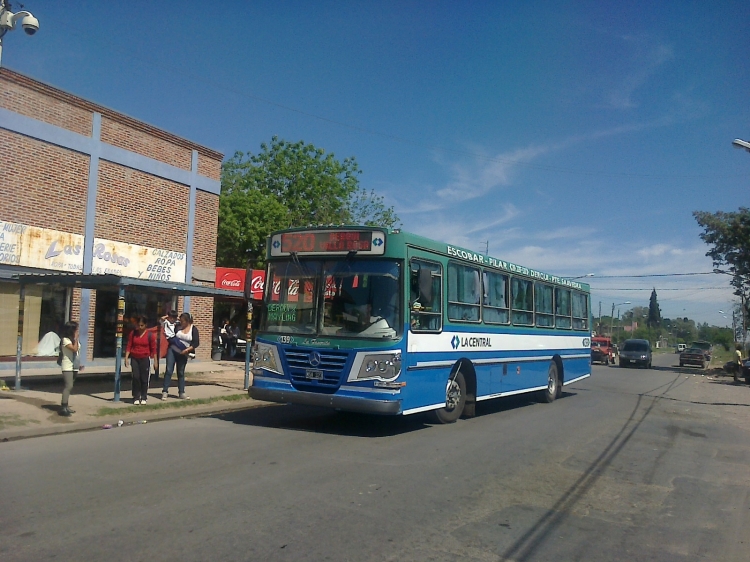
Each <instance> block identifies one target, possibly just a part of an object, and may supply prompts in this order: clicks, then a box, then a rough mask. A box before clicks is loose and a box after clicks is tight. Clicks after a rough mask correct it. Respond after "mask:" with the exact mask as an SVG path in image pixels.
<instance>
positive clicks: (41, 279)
mask: <svg viewBox="0 0 750 562" xmlns="http://www.w3.org/2000/svg"><path fill="white" fill-rule="evenodd" d="M13 279H15V280H17V281H18V282H19V283H21V284H22V285H60V286H63V287H77V288H79V289H105V288H108V287H126V288H144V289H148V290H149V291H152V292H157V293H161V294H167V295H178V296H182V297H190V296H192V297H225V298H230V299H236V300H245V296H244V295H243V294H242V293H240V292H238V291H227V290H226V289H217V288H216V287H206V286H203V285H191V284H190V283H177V282H174V281H155V280H153V279H136V278H135V277H122V276H120V275H112V274H104V275H99V274H83V273H18V274H15V275H13Z"/></svg>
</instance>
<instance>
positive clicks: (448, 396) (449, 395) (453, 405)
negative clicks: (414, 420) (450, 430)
mask: <svg viewBox="0 0 750 562" xmlns="http://www.w3.org/2000/svg"><path fill="white" fill-rule="evenodd" d="M465 404H466V381H465V380H464V376H463V374H461V371H457V372H456V373H455V374H452V375H451V376H450V377H448V382H447V384H446V385H445V408H440V409H439V410H433V411H432V412H430V413H431V414H432V416H431V417H432V419H433V420H434V421H435V422H437V423H453V422H455V421H456V420H457V419H458V418H460V417H461V414H463V412H464V405H465Z"/></svg>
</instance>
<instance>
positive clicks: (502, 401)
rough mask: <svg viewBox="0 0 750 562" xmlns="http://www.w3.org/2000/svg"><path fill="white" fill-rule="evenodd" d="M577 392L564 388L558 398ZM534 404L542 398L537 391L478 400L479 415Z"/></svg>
mask: <svg viewBox="0 0 750 562" xmlns="http://www.w3.org/2000/svg"><path fill="white" fill-rule="evenodd" d="M575 395H576V392H571V391H569V390H563V392H562V394H561V395H560V396H559V397H558V398H557V400H565V399H566V398H570V397H571V396H575ZM533 404H540V400H539V398H538V396H537V394H536V393H535V392H527V393H524V394H515V395H513V396H501V397H500V398H493V399H492V400H483V401H481V402H477V411H476V414H477V417H480V416H489V415H492V414H499V413H501V412H511V411H513V410H516V409H518V408H526V407H528V406H531V405H533Z"/></svg>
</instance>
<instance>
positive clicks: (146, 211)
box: [94, 160, 218, 252]
mask: <svg viewBox="0 0 750 562" xmlns="http://www.w3.org/2000/svg"><path fill="white" fill-rule="evenodd" d="M189 195H190V191H189V190H188V189H187V187H186V186H184V185H180V184H178V183H175V182H171V181H169V180H165V179H163V178H158V177H156V176H152V175H150V174H146V173H144V172H139V171H138V170H133V169H131V168H126V167H125V166H120V165H118V164H113V163H111V162H107V161H106V160H104V161H101V162H100V163H99V192H98V194H97V198H96V219H95V223H94V224H95V226H94V236H96V237H97V238H106V239H108V240H120V239H121V238H122V236H123V234H124V233H126V232H127V236H128V240H127V241H128V242H130V243H132V244H139V245H141V246H149V247H153V248H164V249H169V250H174V251H179V252H185V251H187V222H188V199H189ZM207 195H209V196H210V197H213V198H214V199H217V200H218V197H216V196H215V195H210V194H207ZM217 212H218V211H217ZM196 224H199V223H196ZM203 229H204V227H203V225H201V226H200V228H199V230H201V231H202V230H203ZM214 244H216V238H215V237H214Z"/></svg>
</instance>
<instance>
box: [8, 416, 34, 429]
mask: <svg viewBox="0 0 750 562" xmlns="http://www.w3.org/2000/svg"><path fill="white" fill-rule="evenodd" d="M30 423H39V420H26V419H23V418H21V416H19V415H18V414H13V415H10V416H8V415H0V430H3V429H7V428H9V427H20V426H23V425H28V424H30Z"/></svg>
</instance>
